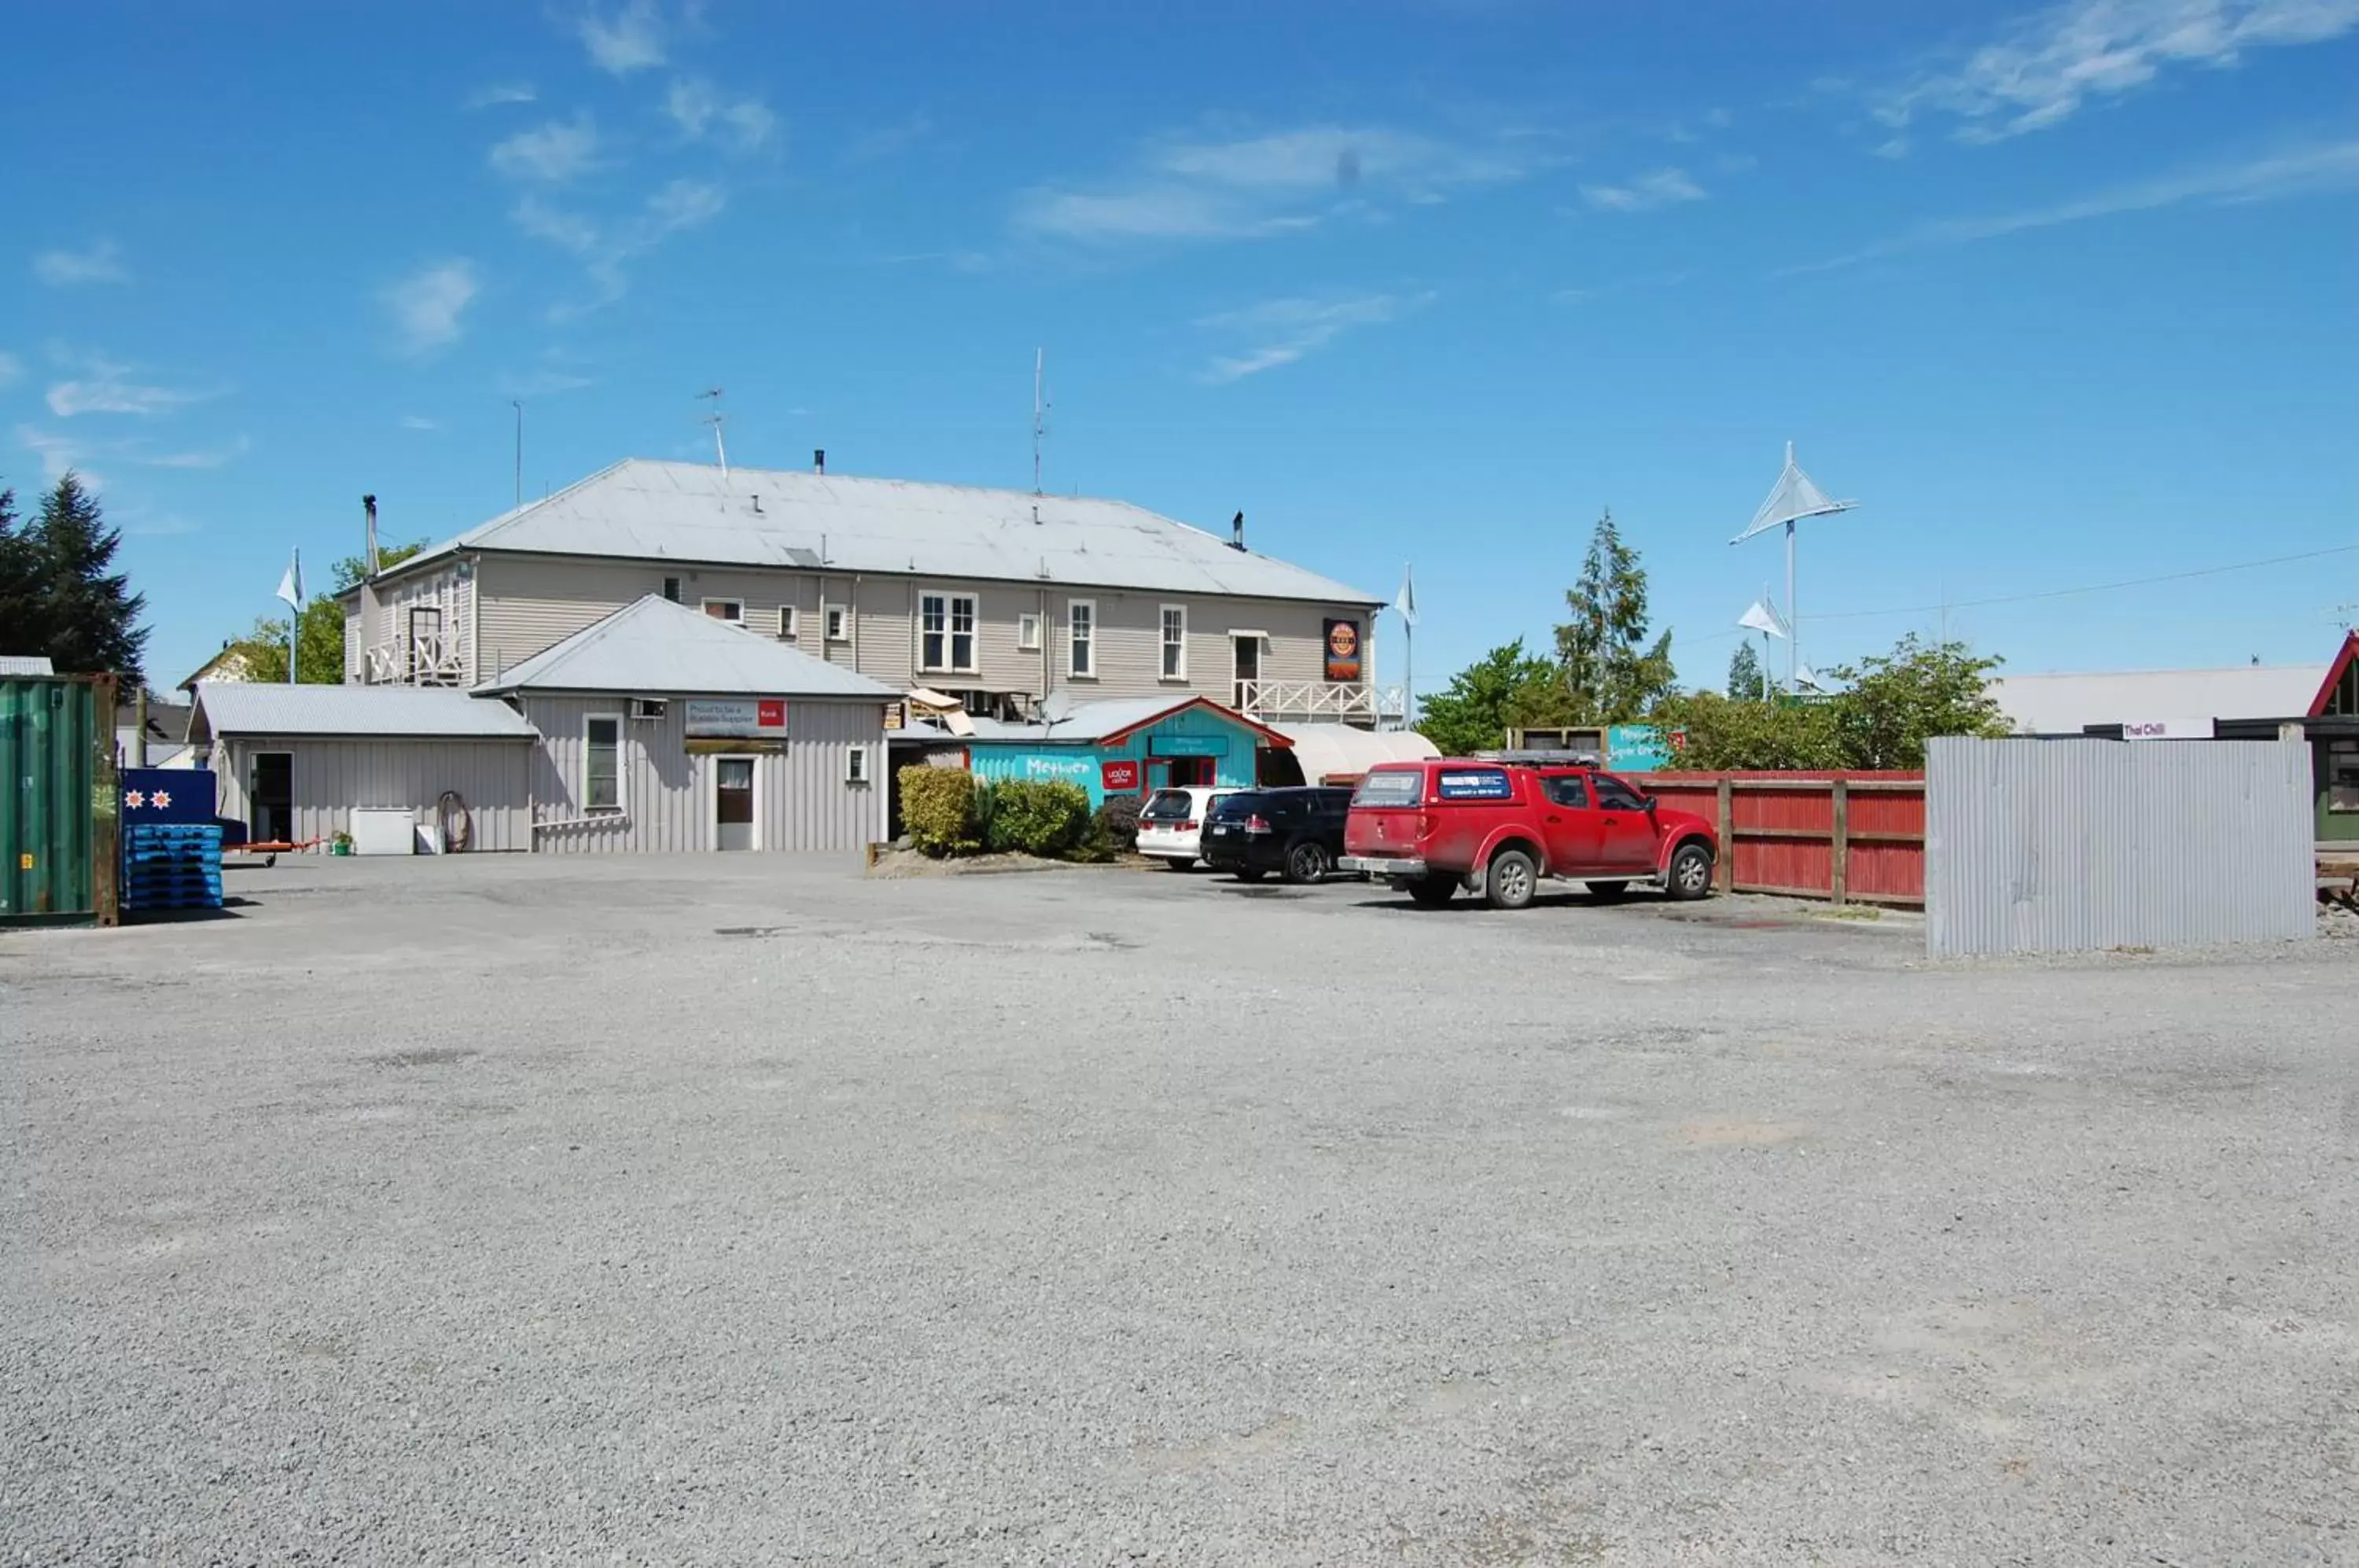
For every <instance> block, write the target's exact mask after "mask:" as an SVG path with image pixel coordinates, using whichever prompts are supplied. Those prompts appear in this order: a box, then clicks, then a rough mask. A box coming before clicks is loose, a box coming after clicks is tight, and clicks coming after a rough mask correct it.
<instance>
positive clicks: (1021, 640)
mask: <svg viewBox="0 0 2359 1568" xmlns="http://www.w3.org/2000/svg"><path fill="white" fill-rule="evenodd" d="M1016 651H1018V652H1020V653H1038V652H1039V651H1040V613H1039V612H1038V610H1026V611H1025V612H1024V613H1023V614H1021V615H1017V616H1016Z"/></svg>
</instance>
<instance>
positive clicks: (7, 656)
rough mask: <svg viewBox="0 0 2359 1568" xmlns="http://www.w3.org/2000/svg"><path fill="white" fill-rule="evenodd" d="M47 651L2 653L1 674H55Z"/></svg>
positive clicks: (0, 654) (0, 661) (0, 658)
mask: <svg viewBox="0 0 2359 1568" xmlns="http://www.w3.org/2000/svg"><path fill="white" fill-rule="evenodd" d="M56 673H57V670H56V669H55V668H54V667H53V666H52V665H51V664H50V663H49V655H48V654H46V653H0V675H55V674H56Z"/></svg>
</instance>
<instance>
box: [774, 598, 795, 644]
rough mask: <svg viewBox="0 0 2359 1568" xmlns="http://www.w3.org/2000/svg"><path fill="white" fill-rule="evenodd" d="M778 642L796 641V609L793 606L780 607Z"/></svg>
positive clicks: (783, 605) (784, 605)
mask: <svg viewBox="0 0 2359 1568" xmlns="http://www.w3.org/2000/svg"><path fill="white" fill-rule="evenodd" d="M778 640H779V641H780V642H792V641H794V640H795V607H794V606H793V605H792V604H781V605H779V606H778Z"/></svg>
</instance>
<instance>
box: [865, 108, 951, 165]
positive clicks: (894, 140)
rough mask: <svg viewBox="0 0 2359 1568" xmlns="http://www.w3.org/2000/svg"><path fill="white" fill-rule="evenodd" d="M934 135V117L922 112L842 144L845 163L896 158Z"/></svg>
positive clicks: (873, 161)
mask: <svg viewBox="0 0 2359 1568" xmlns="http://www.w3.org/2000/svg"><path fill="white" fill-rule="evenodd" d="M933 134H934V121H933V116H932V115H930V114H926V113H924V112H923V111H922V110H921V111H919V113H917V114H911V115H910V116H909V117H908V119H906V120H902V121H898V122H897V123H896V124H893V125H879V126H877V127H876V128H875V130H873V131H863V132H861V133H860V135H858V136H854V137H853V138H852V140H851V141H850V142H848V143H846V144H845V146H844V149H843V161H844V162H846V163H877V162H881V161H882V160H884V159H886V158H894V157H897V156H898V155H900V154H902V153H905V152H907V151H908V150H909V149H910V148H911V147H915V146H917V145H918V144H919V142H921V141H923V140H925V139H926V138H927V137H928V136H932V135H933Z"/></svg>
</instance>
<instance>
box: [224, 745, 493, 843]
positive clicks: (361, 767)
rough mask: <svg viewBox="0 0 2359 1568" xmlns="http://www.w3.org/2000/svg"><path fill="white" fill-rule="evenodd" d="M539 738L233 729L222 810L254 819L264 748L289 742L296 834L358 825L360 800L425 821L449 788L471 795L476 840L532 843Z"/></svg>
mask: <svg viewBox="0 0 2359 1568" xmlns="http://www.w3.org/2000/svg"><path fill="white" fill-rule="evenodd" d="M535 749H536V748H535V747H534V746H532V745H531V744H530V743H528V742H526V741H515V740H432V739H412V738H396V739H390V740H342V739H321V738H318V737H314V736H304V735H299V736H296V737H293V738H291V739H274V738H271V737H269V736H266V735H235V736H233V737H231V738H230V739H228V740H226V741H223V742H221V743H220V744H219V745H218V746H217V747H216V749H215V754H214V757H213V771H214V774H215V776H216V777H217V779H219V781H220V791H221V797H220V798H221V807H220V810H221V813H222V815H223V816H225V817H234V818H236V819H238V820H239V821H241V822H252V821H253V820H254V813H253V811H252V810H251V809H250V806H249V802H248V800H247V797H246V789H247V785H248V783H249V782H250V781H251V780H252V779H253V777H254V757H255V753H257V752H265V751H284V752H288V753H290V754H291V755H292V756H293V757H294V759H295V779H294V784H295V837H296V839H297V840H298V841H299V842H300V841H307V840H310V839H324V838H329V837H332V836H333V835H334V834H336V833H349V832H350V831H352V811H353V807H354V806H401V807H406V808H408V810H410V811H415V812H416V813H417V814H418V821H419V822H420V823H421V824H422V823H429V822H433V821H434V820H435V814H434V813H435V806H436V802H438V801H439V800H440V799H441V797H442V791H443V790H445V789H456V790H457V791H458V792H459V794H460V795H461V796H462V798H463V799H464V800H466V802H467V814H468V816H469V818H470V819H471V820H472V822H473V844H472V845H471V849H472V850H474V851H489V850H523V849H530V848H531V847H532V835H531V833H530V832H529V831H528V830H527V820H528V819H527V812H528V811H529V808H530V799H529V797H528V796H527V793H526V791H527V789H528V788H529V779H530V777H531V768H532V757H533V754H534V751H535Z"/></svg>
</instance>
